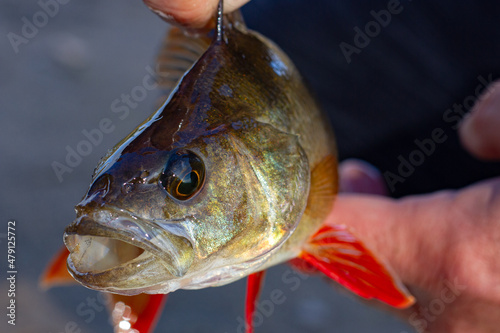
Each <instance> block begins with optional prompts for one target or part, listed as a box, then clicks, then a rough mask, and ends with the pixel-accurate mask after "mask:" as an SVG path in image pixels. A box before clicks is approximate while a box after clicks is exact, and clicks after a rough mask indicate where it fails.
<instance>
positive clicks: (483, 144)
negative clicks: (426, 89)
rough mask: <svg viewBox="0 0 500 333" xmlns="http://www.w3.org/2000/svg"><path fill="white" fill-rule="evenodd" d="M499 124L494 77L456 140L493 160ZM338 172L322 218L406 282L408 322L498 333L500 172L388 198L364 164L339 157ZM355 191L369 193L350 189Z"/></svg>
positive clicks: (421, 327) (498, 154) (497, 154)
mask: <svg viewBox="0 0 500 333" xmlns="http://www.w3.org/2000/svg"><path fill="white" fill-rule="evenodd" d="M499 128H500V82H497V83H494V84H493V85H492V86H491V87H490V88H489V89H488V91H487V93H486V94H485V95H483V96H482V97H481V98H480V99H479V101H478V102H477V103H476V105H475V107H474V109H473V111H472V112H471V114H470V116H468V117H467V118H466V119H464V121H463V123H462V124H461V127H460V138H461V140H462V143H463V145H464V146H465V148H466V149H467V150H468V151H469V152H471V153H472V154H473V155H475V156H477V157H479V158H483V159H497V160H499V159H500V131H499V130H498V129H499ZM340 175H341V182H340V187H341V189H342V188H343V189H344V193H341V194H340V195H339V196H338V199H337V201H336V203H335V207H334V209H333V211H332V212H331V214H330V216H329V218H328V222H327V223H331V224H345V225H348V226H350V227H351V228H353V230H354V233H355V234H357V235H359V237H360V239H362V240H364V241H365V243H366V245H367V246H368V247H369V248H372V249H373V251H374V253H376V254H378V255H379V256H380V257H381V258H382V259H383V260H385V261H386V262H388V263H389V264H390V265H391V267H392V268H393V270H394V271H395V273H396V274H397V275H398V276H399V277H400V278H401V279H402V281H403V282H404V283H405V284H406V285H407V286H409V288H410V291H411V292H412V293H413V295H414V296H416V298H417V304H416V305H415V306H414V307H412V308H410V309H409V310H407V312H405V313H403V316H404V317H405V318H406V319H407V321H408V323H409V324H410V325H412V326H414V328H415V329H416V330H417V331H418V332H439V333H442V332H467V333H473V332H481V333H483V332H498V327H499V326H500V287H499V284H498V281H499V280H500V261H499V260H498V253H500V178H494V179H489V180H486V181H482V182H479V183H476V184H473V185H471V186H468V187H466V188H464V189H461V190H458V191H451V190H446V191H439V192H436V193H431V194H427V195H418V196H409V197H406V198H403V199H399V200H394V199H390V198H386V197H383V196H382V195H381V194H384V193H385V190H384V188H383V186H382V184H383V181H382V177H381V175H380V173H378V172H377V171H376V170H373V169H372V168H371V167H369V166H367V165H366V164H365V163H363V162H360V161H352V160H351V161H346V162H344V164H342V165H341V167H340ZM360 191H361V192H364V193H372V194H359V193H358V194H354V192H360ZM345 192H351V193H345ZM374 194H375V195H374Z"/></svg>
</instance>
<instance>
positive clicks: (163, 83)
mask: <svg viewBox="0 0 500 333" xmlns="http://www.w3.org/2000/svg"><path fill="white" fill-rule="evenodd" d="M210 43H211V39H210V38H209V37H208V36H195V35H189V34H187V33H185V32H183V31H182V30H181V29H179V28H177V27H172V28H171V29H170V31H169V32H168V34H167V36H166V37H165V40H164V43H163V47H162V49H161V51H160V54H159V55H158V60H157V67H156V74H157V77H158V84H159V86H160V88H161V89H163V90H166V91H167V92H168V93H169V92H170V91H171V90H172V89H173V88H174V87H175V86H176V85H177V83H178V82H179V80H180V79H181V78H182V77H183V76H184V74H185V73H186V72H187V71H188V70H189V69H190V68H191V66H193V64H194V63H195V62H196V61H197V60H198V59H199V58H200V57H201V56H202V54H203V53H205V51H206V50H207V49H208V47H209V46H210Z"/></svg>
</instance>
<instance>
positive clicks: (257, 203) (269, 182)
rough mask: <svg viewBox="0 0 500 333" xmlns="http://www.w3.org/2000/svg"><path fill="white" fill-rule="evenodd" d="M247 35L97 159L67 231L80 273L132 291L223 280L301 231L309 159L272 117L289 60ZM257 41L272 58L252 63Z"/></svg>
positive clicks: (103, 286)
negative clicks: (258, 80)
mask: <svg viewBox="0 0 500 333" xmlns="http://www.w3.org/2000/svg"><path fill="white" fill-rule="evenodd" d="M236 37H238V36H236ZM236 37H232V38H236ZM240 37H241V38H247V37H245V36H240ZM238 38H239V37H238ZM248 38H250V39H251V40H249V41H248V42H246V43H240V44H238V45H236V48H235V49H231V48H229V46H228V45H227V44H225V43H224V42H223V41H222V42H220V41H219V42H217V43H214V44H213V45H211V46H210V48H209V49H208V50H207V51H206V52H205V54H204V55H203V56H202V57H201V58H200V59H199V60H198V62H197V63H196V64H195V65H194V66H193V67H192V68H191V69H190V71H189V72H188V73H187V74H186V75H185V76H184V77H183V79H182V80H181V81H180V83H179V85H178V86H177V88H176V90H175V91H174V92H173V93H172V94H171V95H170V97H169V98H168V99H167V101H166V102H165V104H164V105H163V106H162V107H161V108H160V109H159V110H158V112H157V113H156V114H154V115H153V116H152V117H151V118H149V119H148V120H147V121H146V122H145V123H143V124H142V125H141V126H139V127H138V128H137V129H136V130H135V131H134V132H133V133H131V134H130V135H129V136H128V137H127V138H125V139H124V140H123V141H122V142H120V143H119V144H118V145H117V146H116V147H115V148H114V149H113V150H111V151H110V152H109V153H108V155H107V156H105V157H104V158H103V160H102V161H101V162H100V164H99V165H98V167H97V168H96V171H95V173H94V176H93V181H92V184H91V186H90V188H89V190H88V192H87V193H86V195H85V196H84V198H83V200H82V201H81V202H80V203H79V204H78V205H77V206H76V211H77V218H76V220H75V221H74V222H73V223H72V224H71V225H69V226H68V227H67V228H66V232H65V236H64V241H65V244H66V246H67V248H68V249H69V251H70V256H69V258H68V269H69V272H70V273H71V274H72V275H73V277H74V278H75V279H76V280H77V281H79V282H80V283H82V284H83V285H85V286H87V287H90V288H92V289H98V290H103V291H110V292H114V293H120V294H125V295H132V294H137V293H141V292H147V293H169V292H171V291H174V290H176V289H179V288H184V289H197V288H203V287H207V286H216V285H222V284H226V283H229V282H232V281H234V280H237V279H239V278H241V277H243V276H245V275H248V274H250V273H252V272H254V271H256V270H258V267H260V266H261V265H262V264H263V263H264V262H265V261H266V260H268V259H269V257H270V256H271V255H272V254H273V253H274V252H275V251H276V250H277V249H278V248H279V247H280V246H281V245H282V244H283V243H284V242H285V241H286V240H287V239H288V237H289V236H290V235H291V234H292V233H293V231H294V230H295V228H296V226H297V224H298V222H299V220H300V218H301V216H302V213H303V211H304V209H305V206H306V203H307V193H308V190H309V177H310V172H309V165H308V162H307V157H306V154H305V153H304V151H303V149H302V148H301V146H300V144H299V141H298V138H297V136H296V135H292V134H289V133H287V132H286V130H284V129H283V128H277V126H276V122H274V123H273V121H272V117H279V112H277V111H276V112H275V111H274V110H273V108H276V107H277V105H279V102H280V100H279V98H283V97H282V96H286V94H287V93H288V92H287V91H285V92H283V91H280V89H279V84H278V83H279V82H278V81H279V80H283V81H286V79H287V78H286V77H285V78H282V77H281V76H283V75H282V74H283V70H284V69H286V66H285V65H284V64H282V66H281V68H280V71H281V72H280V73H278V74H279V76H278V75H277V74H276V63H277V59H278V60H279V56H280V55H279V54H274V53H272V51H270V50H269V49H268V48H267V46H266V45H261V44H262V42H261V41H259V39H258V37H255V36H250V37H248ZM252 43H253V44H255V45H257V46H259V47H261V48H262V49H263V50H265V52H266V53H265V54H264V55H265V56H266V57H267V58H269V59H270V61H269V62H266V63H265V64H259V66H255V65H253V66H252V65H248V64H247V63H248V61H247V60H248V59H249V58H251V57H256V58H258V59H267V58H266V57H262V56H261V55H259V54H257V55H255V52H256V51H255V45H252ZM242 45H249V49H248V50H246V49H244V48H243V46H242ZM245 52H247V54H245ZM269 54H270V55H271V56H269ZM235 59H236V60H235ZM284 61H287V60H286V59H285V60H284ZM250 63H252V62H251V61H250ZM262 71H264V72H262ZM267 75H271V76H272V77H270V78H267V77H266V76H267ZM256 77H257V78H260V79H262V82H263V83H261V84H260V86H259V87H258V89H257V88H256V87H255V86H256V84H255V81H253V80H255V78H256ZM277 82H278V83H277ZM264 83H265V84H268V85H269V87H266V86H263V85H264ZM288 90H289V89H288ZM291 93H293V91H292V92H291ZM276 96H278V97H276ZM283 103H285V102H283ZM285 104H286V103H285ZM290 107H293V105H292V106H290ZM276 113H278V116H276ZM278 127H279V126H278ZM285 127H286V126H285Z"/></svg>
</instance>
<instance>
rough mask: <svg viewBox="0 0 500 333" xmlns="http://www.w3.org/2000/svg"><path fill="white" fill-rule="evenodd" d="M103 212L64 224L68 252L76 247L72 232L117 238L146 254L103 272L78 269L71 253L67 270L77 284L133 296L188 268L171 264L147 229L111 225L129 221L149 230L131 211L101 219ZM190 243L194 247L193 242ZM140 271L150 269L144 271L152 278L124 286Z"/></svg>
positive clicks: (176, 275)
mask: <svg viewBox="0 0 500 333" xmlns="http://www.w3.org/2000/svg"><path fill="white" fill-rule="evenodd" d="M102 213H103V212H102V211H100V212H98V213H94V214H89V215H88V214H84V215H82V216H79V217H77V219H76V220H75V221H73V222H72V223H71V224H70V225H68V226H67V227H66V229H65V233H64V243H65V245H66V247H67V248H68V250H69V251H70V253H73V251H74V249H75V247H76V246H75V244H74V242H73V241H72V240H71V239H70V237H72V236H75V235H76V236H96V237H105V238H110V239H115V240H119V241H122V242H125V243H128V244H131V245H133V246H136V247H138V248H140V249H142V250H144V251H145V253H143V254H141V255H139V256H138V257H137V258H135V259H133V260H130V261H128V262H125V263H121V264H118V265H117V266H115V267H111V268H107V269H104V270H102V271H85V270H79V269H78V267H77V265H75V264H74V262H73V260H72V256H71V254H70V255H69V256H68V261H67V266H68V271H69V272H70V274H71V275H72V276H73V277H74V278H75V280H77V281H78V282H79V283H81V284H83V285H84V286H86V287H88V288H92V289H97V290H101V291H112V292H114V293H120V294H125V295H133V294H137V293H140V292H144V291H147V290H148V289H150V288H151V287H152V286H153V285H157V284H160V283H162V282H165V280H171V279H176V278H178V277H181V276H183V275H184V274H185V273H186V270H187V269H188V268H189V267H190V263H189V265H187V267H184V268H182V267H181V269H180V270H179V269H176V266H175V265H172V263H171V262H170V263H169V262H168V258H166V255H165V251H164V250H162V249H161V248H160V247H159V246H157V245H156V244H154V243H153V242H152V241H151V235H148V233H147V232H146V233H144V232H142V233H141V232H138V231H137V230H135V231H134V230H132V229H133V228H131V229H126V228H120V229H119V231H118V230H117V226H116V225H113V222H116V221H118V222H120V223H121V222H127V221H128V222H130V223H132V224H135V225H136V226H143V227H144V229H146V230H148V228H150V226H149V225H148V223H147V222H145V221H143V220H141V219H138V218H136V217H134V216H132V215H131V214H127V213H126V212H123V211H115V210H109V211H107V212H104V213H105V215H106V214H107V216H108V218H104V220H103V219H102V215H103V214H102ZM111 216H112V218H111ZM159 229H161V228H159ZM141 231H144V230H141ZM161 231H165V230H161ZM148 236H149V238H148ZM173 236H176V235H173ZM189 241H190V240H188V242H189ZM190 246H191V249H192V250H193V247H192V244H191V245H190ZM170 254H171V253H170ZM167 255H168V254H167ZM158 262H162V263H163V265H159V264H158ZM141 271H149V275H148V276H147V275H146V274H144V278H146V277H148V278H149V277H150V276H151V275H154V276H153V280H154V281H150V282H148V283H145V284H144V286H139V287H136V286H134V287H131V288H129V287H125V286H126V285H127V278H128V277H133V276H135V275H137V274H139V275H140V273H141ZM146 284H147V285H146Z"/></svg>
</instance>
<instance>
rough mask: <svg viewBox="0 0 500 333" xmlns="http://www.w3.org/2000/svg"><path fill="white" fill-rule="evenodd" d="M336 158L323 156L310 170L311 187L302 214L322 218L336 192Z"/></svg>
mask: <svg viewBox="0 0 500 333" xmlns="http://www.w3.org/2000/svg"><path fill="white" fill-rule="evenodd" d="M337 184H338V181H337V158H336V157H335V156H333V155H327V156H325V157H324V158H323V159H322V160H321V161H320V162H319V163H318V164H317V165H316V166H315V167H314V169H313V170H312V171H311V187H310V189H309V196H308V198H307V206H306V210H305V212H304V214H306V215H308V216H311V217H313V218H317V219H321V220H324V219H325V218H326V216H327V215H328V214H329V213H330V211H331V210H332V207H333V201H334V199H335V195H336V194H337V190H338V188H337Z"/></svg>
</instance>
